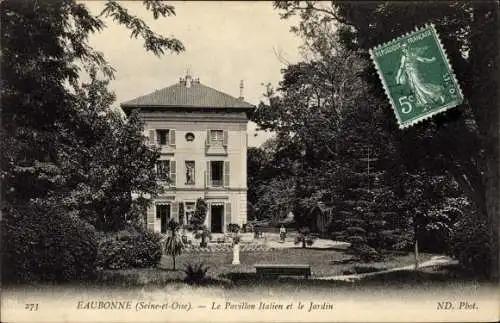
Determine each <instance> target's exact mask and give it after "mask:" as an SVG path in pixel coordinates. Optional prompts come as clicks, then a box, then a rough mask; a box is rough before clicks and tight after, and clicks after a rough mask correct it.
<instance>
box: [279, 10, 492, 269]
mask: <svg viewBox="0 0 500 323" xmlns="http://www.w3.org/2000/svg"><path fill="white" fill-rule="evenodd" d="M275 7H276V8H278V9H279V10H281V13H282V17H283V18H288V17H290V16H292V15H296V14H297V15H299V16H300V18H301V21H300V24H299V26H298V27H297V28H296V29H295V30H296V31H297V32H298V33H299V34H301V35H303V36H304V37H305V38H306V39H308V40H309V43H311V44H313V45H315V46H316V48H322V47H321V46H319V45H321V44H325V41H322V40H324V39H325V37H318V36H317V35H318V33H319V31H320V30H321V29H320V28H318V27H319V26H321V25H322V23H330V24H334V26H335V29H336V35H337V37H338V38H337V40H338V43H339V44H341V45H342V46H344V47H345V48H348V49H352V50H356V51H359V52H360V55H361V56H364V57H365V60H366V61H368V60H369V58H368V49H369V48H371V47H373V46H375V45H378V44H380V43H383V42H386V41H389V40H391V39H393V38H394V37H397V36H399V35H401V34H403V33H405V32H408V31H411V30H413V29H414V28H415V27H416V26H417V27H418V26H422V25H423V24H425V23H434V24H435V25H436V28H437V30H438V32H439V34H440V37H441V39H442V42H443V44H444V47H445V48H446V51H447V53H448V55H449V58H450V62H451V64H452V65H453V67H454V71H455V74H456V75H457V79H458V80H459V82H460V84H461V86H462V89H463V92H464V94H465V97H466V101H465V102H464V104H462V105H461V106H460V107H458V108H456V109H452V110H449V111H448V112H446V113H444V114H441V115H439V116H436V117H434V118H433V119H432V120H429V121H427V122H423V123H421V124H419V125H416V126H414V127H412V128H410V129H408V130H405V131H398V130H396V129H395V126H391V125H390V124H388V125H387V126H388V128H387V130H388V131H391V133H392V134H393V135H394V138H395V140H396V141H397V142H398V143H399V149H398V152H399V157H400V159H399V160H400V162H401V163H403V164H404V165H405V166H406V167H408V169H410V170H411V171H412V172H416V171H418V170H419V169H422V168H425V169H426V170H427V171H430V172H433V173H434V174H436V175H442V173H443V171H445V172H447V173H449V174H450V175H452V176H453V178H454V180H455V181H456V182H457V183H459V184H460V187H461V189H462V190H463V192H464V193H465V194H466V195H467V196H468V198H469V199H470V200H471V201H472V202H473V203H474V205H475V207H476V209H477V211H478V214H479V215H480V216H481V217H482V219H483V220H484V221H485V222H486V223H488V226H489V227H490V228H491V231H490V233H489V237H490V238H489V239H490V243H491V245H492V246H494V247H493V250H498V235H497V232H496V230H497V228H498V218H499V217H498V195H499V190H498V185H499V184H498V178H499V169H498V163H499V156H498V154H499V133H498V119H499V115H498V113H499V109H498V96H497V95H498V94H497V86H498V77H499V76H498V75H500V73H498V64H495V62H497V53H498V32H499V30H500V29H499V28H498V24H499V20H498V14H499V9H498V5H497V4H496V3H495V2H494V1H449V2H433V3H428V4H425V5H422V4H421V3H416V2H412V3H405V4H404V5H401V4H399V3H395V2H366V3H353V2H347V1H346V2H342V1H340V2H328V3H327V2H318V1H305V2H301V1H277V2H275ZM326 48H328V46H326ZM364 75H365V76H366V79H367V81H368V82H369V84H371V86H370V88H369V90H370V93H371V94H372V95H374V96H375V97H377V98H379V99H380V100H383V99H385V94H384V92H383V89H382V86H381V85H380V82H379V80H378V77H377V75H376V71H375V69H374V67H373V65H368V66H367V68H366V69H365V72H364ZM385 111H386V116H387V118H388V120H394V117H393V116H392V111H391V109H390V106H389V104H388V103H386V104H385ZM393 124H394V122H393ZM492 257H493V261H492V262H491V264H492V267H491V270H490V274H491V276H492V277H493V278H496V277H497V276H498V259H497V257H498V253H497V252H495V253H494V254H493V255H492Z"/></svg>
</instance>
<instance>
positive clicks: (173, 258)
mask: <svg viewBox="0 0 500 323" xmlns="http://www.w3.org/2000/svg"><path fill="white" fill-rule="evenodd" d="M172 260H173V261H174V270H175V256H172Z"/></svg>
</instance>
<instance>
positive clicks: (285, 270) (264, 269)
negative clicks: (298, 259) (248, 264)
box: [255, 264, 311, 279]
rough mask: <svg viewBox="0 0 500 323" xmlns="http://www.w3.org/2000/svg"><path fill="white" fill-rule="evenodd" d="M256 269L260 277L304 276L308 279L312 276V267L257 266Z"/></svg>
mask: <svg viewBox="0 0 500 323" xmlns="http://www.w3.org/2000/svg"><path fill="white" fill-rule="evenodd" d="M255 269H256V271H257V275H258V276H260V277H264V276H272V277H278V276H304V277H305V278H306V279H308V278H309V276H311V266H309V265H285V264H257V265H255Z"/></svg>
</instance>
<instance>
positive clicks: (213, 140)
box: [210, 130, 224, 146]
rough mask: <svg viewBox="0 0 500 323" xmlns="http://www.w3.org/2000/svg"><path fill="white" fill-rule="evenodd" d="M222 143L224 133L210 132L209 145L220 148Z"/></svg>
mask: <svg viewBox="0 0 500 323" xmlns="http://www.w3.org/2000/svg"><path fill="white" fill-rule="evenodd" d="M223 142H224V131H222V130H210V144H212V145H214V146H222V144H223Z"/></svg>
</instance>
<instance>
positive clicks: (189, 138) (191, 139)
mask: <svg viewBox="0 0 500 323" xmlns="http://www.w3.org/2000/svg"><path fill="white" fill-rule="evenodd" d="M193 140H194V133H192V132H188V133H187V134H186V141H188V142H190V141H193Z"/></svg>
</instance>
